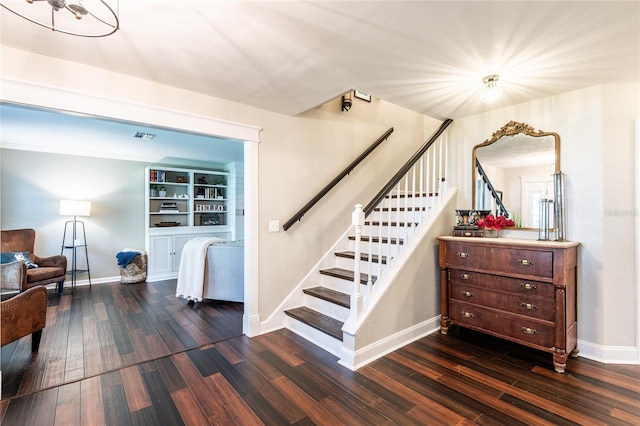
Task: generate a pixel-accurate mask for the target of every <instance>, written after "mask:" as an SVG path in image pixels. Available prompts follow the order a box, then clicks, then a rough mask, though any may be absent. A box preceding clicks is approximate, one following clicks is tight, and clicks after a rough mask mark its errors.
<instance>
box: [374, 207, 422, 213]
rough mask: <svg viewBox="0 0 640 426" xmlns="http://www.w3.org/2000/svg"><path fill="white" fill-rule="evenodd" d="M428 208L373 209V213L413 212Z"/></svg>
mask: <svg viewBox="0 0 640 426" xmlns="http://www.w3.org/2000/svg"><path fill="white" fill-rule="evenodd" d="M427 208H428V207H400V208H398V207H376V208H375V209H373V211H374V212H388V211H392V212H415V211H425V210H427Z"/></svg>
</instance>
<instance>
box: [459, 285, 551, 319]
mask: <svg viewBox="0 0 640 426" xmlns="http://www.w3.org/2000/svg"><path fill="white" fill-rule="evenodd" d="M449 297H450V298H451V299H452V300H459V301H462V302H466V303H472V304H474V305H480V306H486V307H488V308H495V309H500V310H502V311H506V312H512V313H515V314H520V315H526V316H529V317H532V318H539V319H542V320H546V321H554V319H555V304H554V303H553V300H549V299H542V298H538V297H532V296H527V297H525V296H521V295H519V294H510V293H502V292H499V291H495V290H488V289H484V288H482V287H473V286H470V285H464V284H451V290H450V292H449Z"/></svg>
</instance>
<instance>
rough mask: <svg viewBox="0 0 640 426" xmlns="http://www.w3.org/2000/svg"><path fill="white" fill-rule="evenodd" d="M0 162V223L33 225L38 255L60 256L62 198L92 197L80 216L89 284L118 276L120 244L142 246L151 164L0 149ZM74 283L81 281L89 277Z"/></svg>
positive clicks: (5, 225)
mask: <svg viewBox="0 0 640 426" xmlns="http://www.w3.org/2000/svg"><path fill="white" fill-rule="evenodd" d="M230 143H232V142H230ZM212 155H213V156H215V153H212ZM0 165H1V170H0V178H1V179H0V183H1V187H0V190H1V191H0V201H1V206H2V208H1V209H0V225H1V226H2V229H20V228H34V229H35V230H36V246H35V252H36V254H38V255H39V256H51V255H54V254H60V251H61V244H62V238H63V232H64V224H65V221H67V220H71V219H72V218H71V217H67V216H60V215H59V214H58V211H59V203H60V200H61V199H82V200H90V201H91V216H89V217H79V218H78V219H79V220H82V221H83V222H84V224H85V230H86V234H87V243H88V254H89V266H90V269H91V281H92V284H95V283H101V282H112V281H113V280H114V279H115V280H118V279H119V276H120V270H119V267H118V264H117V260H116V258H115V255H116V253H118V252H119V251H121V250H122V249H123V248H126V247H129V248H134V249H141V250H144V246H145V241H144V196H145V193H144V178H145V167H146V166H149V165H151V163H145V162H139V161H127V160H113V159H105V158H91V157H84V156H75V155H63V154H52V153H45V152H34V151H24V150H17V149H1V150H0ZM173 165H174V166H180V165H181V164H173ZM189 165H191V166H194V164H193V162H191V163H190V164H189ZM184 166H187V164H184ZM216 166H218V167H219V166H220V165H217V164H215V163H206V162H201V163H198V164H197V165H196V166H195V167H201V168H206V167H208V168H215V167H216ZM240 172H242V168H241V167H240ZM70 235H71V234H70V231H69V232H68V235H67V237H69V236H70ZM64 254H66V255H67V256H70V255H71V252H70V251H65V253H64ZM80 255H81V256H80ZM79 256H80V258H79V260H78V261H79V262H80V264H79V265H80V266H79V269H84V265H85V263H84V262H85V258H84V254H83V253H79ZM78 281H79V282H80V283H85V281H87V275H86V274H82V275H79V276H78Z"/></svg>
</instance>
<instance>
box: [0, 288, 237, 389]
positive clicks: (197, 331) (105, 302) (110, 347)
mask: <svg viewBox="0 0 640 426" xmlns="http://www.w3.org/2000/svg"><path fill="white" fill-rule="evenodd" d="M175 294H176V280H168V281H160V282H154V283H146V282H142V283H138V284H120V283H119V282H118V283H112V284H103V285H94V286H92V287H91V288H89V287H84V286H83V287H77V288H76V290H75V292H74V293H73V294H71V292H70V291H69V290H68V289H67V290H65V293H64V294H63V295H62V296H59V295H58V294H57V293H56V292H55V291H54V290H49V304H48V307H47V325H46V327H45V329H44V330H43V333H42V341H41V343H40V350H39V351H38V353H37V354H36V355H35V356H33V357H32V356H31V349H30V347H31V346H30V345H31V337H30V336H27V337H25V338H23V339H21V340H19V341H16V342H13V343H10V344H8V345H5V346H3V347H2V351H1V352H2V398H7V397H13V396H16V395H25V394H28V393H32V392H34V391H37V390H39V389H44V388H49V387H51V386H58V385H61V384H64V383H69V382H73V381H77V380H80V379H83V378H85V377H92V376H95V375H97V374H102V373H105V372H108V371H112V370H116V369H121V368H123V367H128V366H131V365H136V364H139V363H141V362H143V361H149V360H152V359H158V358H162V357H165V356H167V355H170V354H174V353H178V352H184V351H185V350H186V349H192V348H196V347H199V346H202V345H204V344H207V343H212V342H218V341H220V340H224V339H228V338H230V337H234V336H240V335H242V315H243V310H244V308H243V304H242V303H231V302H221V301H205V302H203V303H196V304H195V305H194V306H188V305H187V302H186V301H185V300H184V299H179V298H176V296H175Z"/></svg>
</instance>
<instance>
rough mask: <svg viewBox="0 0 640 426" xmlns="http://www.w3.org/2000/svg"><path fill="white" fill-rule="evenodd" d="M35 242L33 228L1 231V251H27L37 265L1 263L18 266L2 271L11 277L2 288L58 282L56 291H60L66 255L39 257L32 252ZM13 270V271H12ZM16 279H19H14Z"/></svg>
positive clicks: (15, 288) (17, 288) (64, 272)
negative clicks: (35, 266)
mask: <svg viewBox="0 0 640 426" xmlns="http://www.w3.org/2000/svg"><path fill="white" fill-rule="evenodd" d="M35 243H36V231H35V230H33V229H30V228H28V229H10V230H3V231H1V236H0V246H1V247H2V252H3V253H6V252H28V253H29V258H30V259H31V261H32V262H33V263H35V264H36V265H38V267H37V268H33V269H28V268H27V265H26V263H25V262H18V263H15V264H14V263H10V264H4V265H2V269H5V268H20V270H19V271H6V274H7V275H5V271H3V277H6V276H11V277H12V278H13V279H11V280H4V279H3V282H2V283H1V286H2V288H3V289H4V290H19V291H25V290H27V289H30V288H32V287H36V286H39V285H47V284H51V283H58V292H59V293H62V290H63V287H64V280H65V278H66V274H67V257H66V256H64V255H53V256H48V257H40V256H37V255H36V254H35V253H34V247H35ZM14 272H15V273H14ZM14 279H18V280H19V281H14Z"/></svg>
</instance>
